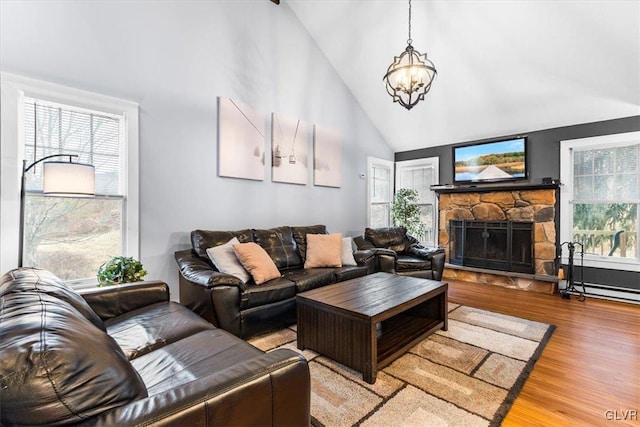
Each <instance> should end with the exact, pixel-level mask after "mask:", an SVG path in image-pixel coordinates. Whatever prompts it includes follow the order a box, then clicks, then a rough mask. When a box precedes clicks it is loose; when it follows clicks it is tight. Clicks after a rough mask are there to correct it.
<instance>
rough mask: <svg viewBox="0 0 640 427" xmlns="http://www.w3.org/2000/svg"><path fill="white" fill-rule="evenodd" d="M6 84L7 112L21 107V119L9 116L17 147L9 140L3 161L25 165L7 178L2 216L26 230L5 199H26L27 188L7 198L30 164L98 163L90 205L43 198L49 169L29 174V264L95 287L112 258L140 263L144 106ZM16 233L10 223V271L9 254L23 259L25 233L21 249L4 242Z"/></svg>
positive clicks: (30, 83) (18, 80)
mask: <svg viewBox="0 0 640 427" xmlns="http://www.w3.org/2000/svg"><path fill="white" fill-rule="evenodd" d="M2 77H3V79H2V97H3V98H2V100H3V107H5V105H7V106H9V105H11V106H12V107H13V106H15V110H14V111H13V112H11V111H10V112H9V113H7V114H5V111H3V112H2V125H3V127H5V126H9V127H10V128H11V129H12V131H11V132H13V134H14V135H12V136H13V137H12V138H11V140H13V141H17V144H15V147H8V145H6V144H5V142H6V141H7V140H9V138H6V135H5V134H4V133H3V135H2V139H3V162H5V161H6V160H7V159H6V158H5V154H6V153H9V154H14V156H13V157H14V158H15V161H16V163H17V164H19V166H17V167H15V168H3V169H4V170H3V171H2V181H3V182H2V184H3V187H2V189H3V197H2V199H1V204H0V211H1V212H2V214H3V215H5V218H7V217H8V218H11V219H12V221H13V218H15V219H16V221H15V224H16V225H19V219H18V218H19V212H18V211H19V203H18V205H17V206H15V205H14V204H12V203H10V199H11V197H5V194H7V195H8V194H17V198H18V200H19V188H13V187H12V188H10V191H7V192H6V193H5V186H4V184H5V183H7V182H18V183H19V180H20V178H19V177H20V174H21V171H22V160H23V159H26V164H27V165H29V164H31V163H33V162H34V161H36V160H39V159H41V158H43V157H45V156H48V155H51V154H59V153H64V154H75V155H78V158H77V159H75V160H74V161H78V162H80V163H90V164H93V165H94V166H95V171H96V196H95V197H90V198H71V197H51V196H45V195H43V194H42V163H40V164H38V165H37V166H35V167H34V168H33V169H31V170H30V171H29V172H28V173H27V175H26V185H25V190H26V198H25V220H24V251H23V265H25V266H34V267H41V268H45V269H47V270H50V271H52V272H53V273H54V274H56V275H58V276H59V277H61V278H62V279H64V280H67V281H70V282H72V283H76V284H95V282H96V279H95V276H96V273H97V270H98V267H99V266H100V265H101V264H102V263H104V262H105V261H107V260H108V259H109V258H111V257H112V256H116V255H128V256H135V257H138V256H139V255H138V193H137V185H138V172H137V158H138V157H137V156H138V150H137V146H138V135H137V129H138V126H137V119H138V108H137V105H136V104H133V103H130V102H128V101H122V100H117V99H114V98H108V97H104V96H101V95H96V94H93V93H89V92H83V91H78V90H75V89H70V88H66V87H62V86H57V85H52V84H49V83H45V82H40V81H36V80H31V79H27V78H24V77H20V76H14V75H10V74H3V76H2ZM3 110H4V108H3ZM5 148H11V149H9V150H6V152H5V150H4V149H5ZM7 157H9V155H7ZM9 230H11V228H10V224H7V225H5V223H3V224H2V232H3V242H2V247H0V250H1V251H2V254H3V262H2V263H3V267H2V268H3V270H7V269H9V268H13V267H15V265H17V262H16V263H15V264H13V265H11V264H9V265H6V264H5V262H6V261H5V257H4V254H7V253H12V252H13V253H16V255H17V246H18V235H17V232H16V234H15V244H14V243H13V242H11V241H12V240H13V239H7V240H5V239H4V236H5V235H6V234H9V235H10V234H12V233H11V232H10V231H9ZM9 242H11V243H9ZM7 258H8V257H7ZM15 258H17V256H16V257H15Z"/></svg>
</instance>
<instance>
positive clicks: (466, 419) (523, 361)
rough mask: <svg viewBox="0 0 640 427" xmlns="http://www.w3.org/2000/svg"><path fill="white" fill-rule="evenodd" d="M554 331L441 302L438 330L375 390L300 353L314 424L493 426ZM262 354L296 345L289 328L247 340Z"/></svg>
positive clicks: (332, 364) (335, 365)
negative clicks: (443, 314) (445, 307)
mask: <svg viewBox="0 0 640 427" xmlns="http://www.w3.org/2000/svg"><path fill="white" fill-rule="evenodd" d="M554 329H555V326H553V325H547V324H544V323H538V322H532V321H529V320H525V319H520V318H517V317H512V316H507V315H503V314H498V313H493V312H489V311H485V310H479V309H476V308H471V307H467V306H461V305H457V304H451V303H450V304H449V330H448V331H446V332H445V331H438V332H436V333H435V334H433V335H431V336H430V337H428V338H426V339H425V340H423V341H422V342H420V343H418V344H417V345H416V346H415V347H413V348H411V349H410V350H409V351H408V352H407V353H406V354H405V355H403V356H402V357H400V358H399V359H397V360H396V361H395V362H393V363H392V364H391V365H389V366H387V367H386V368H384V369H383V370H382V371H378V377H377V380H376V382H375V384H368V383H366V382H364V381H363V380H362V374H360V373H358V372H355V371H353V370H351V369H349V368H347V367H346V366H344V365H341V364H339V363H337V362H335V361H333V360H331V359H329V358H327V357H325V356H322V355H319V354H317V353H315V352H313V351H310V350H305V351H302V354H303V355H304V356H305V358H306V359H307V360H308V361H309V369H310V371H311V417H312V425H314V426H326V427H333V426H390V425H393V426H497V425H500V424H501V422H502V420H503V419H504V417H505V416H506V414H507V412H508V411H509V408H510V407H511V405H512V404H513V402H514V401H515V399H516V397H517V396H518V393H520V390H521V389H522V387H523V385H524V382H525V380H526V379H527V377H528V375H529V373H530V372H531V370H532V369H533V366H534V364H535V363H536V361H537V360H538V358H539V357H540V354H541V353H542V350H543V348H544V347H545V345H546V343H547V342H548V340H549V338H550V337H551V334H552V333H553V330H554ZM249 342H250V343H251V344H253V345H254V346H256V347H258V348H260V349H262V350H264V351H270V350H273V349H275V348H280V347H284V348H291V349H293V350H296V351H299V350H298V349H297V347H296V327H295V325H294V326H292V327H290V328H286V329H282V330H280V331H277V332H273V333H271V334H267V335H263V336H259V337H255V338H252V339H250V340H249Z"/></svg>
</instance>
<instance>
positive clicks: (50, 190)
mask: <svg viewBox="0 0 640 427" xmlns="http://www.w3.org/2000/svg"><path fill="white" fill-rule="evenodd" d="M42 192H43V193H44V194H47V195H49V196H67V197H88V196H93V195H94V194H95V192H96V174H95V168H94V166H93V165H87V164H83V163H71V162H45V163H44V164H43V191H42Z"/></svg>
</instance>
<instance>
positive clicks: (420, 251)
mask: <svg viewBox="0 0 640 427" xmlns="http://www.w3.org/2000/svg"><path fill="white" fill-rule="evenodd" d="M405 253H406V254H407V255H411V256H414V257H416V258H421V259H428V260H430V259H432V258H433V257H434V256H435V255H437V254H444V249H441V248H438V247H430V248H428V247H426V246H422V245H421V244H419V243H417V244H412V245H410V246H408V247H407V248H406V249H405Z"/></svg>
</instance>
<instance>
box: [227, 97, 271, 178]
mask: <svg viewBox="0 0 640 427" xmlns="http://www.w3.org/2000/svg"><path fill="white" fill-rule="evenodd" d="M218 114H219V117H218V175H219V176H227V177H231V178H244V179H254V180H257V181H263V180H264V153H265V140H264V132H265V128H266V120H265V117H264V114H263V113H261V112H260V111H257V110H256V109H254V108H252V107H250V106H248V105H246V104H244V103H242V102H240V101H234V100H233V99H229V98H223V97H220V98H218Z"/></svg>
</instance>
